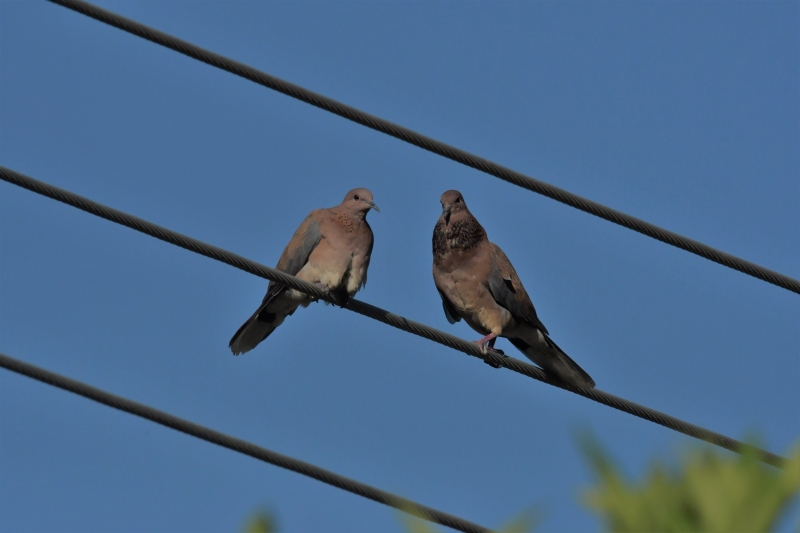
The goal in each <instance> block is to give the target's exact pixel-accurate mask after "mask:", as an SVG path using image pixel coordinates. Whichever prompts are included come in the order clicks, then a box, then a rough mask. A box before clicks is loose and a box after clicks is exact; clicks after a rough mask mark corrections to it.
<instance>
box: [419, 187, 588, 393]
mask: <svg viewBox="0 0 800 533" xmlns="http://www.w3.org/2000/svg"><path fill="white" fill-rule="evenodd" d="M441 202H442V215H441V216H440V217H439V221H438V222H437V223H436V227H435V228H434V230H433V281H434V282H435V283H436V288H437V289H438V290H439V294H440V295H441V297H442V306H443V307H444V314H445V316H446V317H447V320H448V321H449V322H450V323H451V324H455V323H456V322H458V321H459V320H461V319H462V318H463V319H464V320H465V321H466V322H467V324H469V326H470V327H471V328H472V329H474V330H475V331H477V332H478V333H480V334H481V335H485V337H483V338H482V339H481V340H479V341H475V342H476V343H477V344H478V345H479V346H480V347H481V349H482V350H483V352H484V353H486V348H487V345H488V347H489V348H493V347H494V343H495V340H496V339H497V337H505V338H507V339H508V340H509V341H511V344H513V345H514V346H515V347H516V348H517V349H518V350H519V351H521V352H522V353H523V354H525V356H526V357H527V358H528V359H530V360H531V361H533V362H534V363H536V364H537V365H539V366H540V367H542V368H543V369H544V370H545V371H546V372H548V373H549V374H551V375H553V376H555V377H556V378H558V379H559V380H561V381H562V382H564V383H565V384H567V385H572V386H573V387H579V388H586V389H588V388H592V387H594V385H595V383H594V380H592V378H591V377H589V374H587V373H586V372H584V370H583V369H582V368H581V367H579V366H578V365H577V364H576V363H575V361H573V360H572V359H570V357H569V356H568V355H567V354H565V353H564V351H563V350H562V349H561V348H559V347H558V346H557V345H556V343H554V342H553V341H552V339H550V337H549V336H548V332H547V328H545V327H544V324H542V322H541V320H539V317H538V316H536V309H534V307H533V303H532V302H531V299H530V297H529V296H528V293H527V292H525V287H523V286H522V282H521V281H520V280H519V276H517V272H516V271H515V270H514V267H513V266H512V265H511V262H510V261H509V260H508V257H506V254H504V253H503V250H501V249H500V247H499V246H497V245H496V244H494V243H492V242H489V239H488V238H487V236H486V230H484V229H483V226H481V225H480V223H479V222H478V221H477V220H476V219H475V217H474V216H472V213H470V211H469V209H468V208H467V204H466V203H464V197H463V196H462V195H461V193H460V192H458V191H447V192H445V193H444V194H443V195H442V198H441Z"/></svg>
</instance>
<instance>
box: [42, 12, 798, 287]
mask: <svg viewBox="0 0 800 533" xmlns="http://www.w3.org/2000/svg"><path fill="white" fill-rule="evenodd" d="M49 1H51V2H53V3H55V4H59V5H62V6H64V7H67V8H69V9H72V10H73V11H76V12H78V13H82V14H84V15H86V16H89V17H91V18H93V19H96V20H99V21H100V22H104V23H106V24H109V25H111V26H114V27H116V28H119V29H121V30H123V31H126V32H128V33H131V34H133V35H136V36H138V37H141V38H143V39H147V40H148V41H151V42H154V43H156V44H160V45H162V46H165V47H167V48H170V49H172V50H174V51H176V52H179V53H181V54H184V55H186V56H189V57H191V58H194V59H197V60H199V61H202V62H204V63H207V64H209V65H212V66H214V67H217V68H220V69H222V70H225V71H227V72H230V73H232V74H235V75H237V76H240V77H242V78H245V79H248V80H250V81H252V82H255V83H258V84H259V85H263V86H264V87H267V88H270V89H273V90H275V91H278V92H280V93H283V94H285V95H287V96H291V97H292V98H296V99H298V100H301V101H303V102H306V103H308V104H311V105H313V106H316V107H318V108H320V109H324V110H325V111H329V112H331V113H334V114H336V115H339V116H340V117H344V118H346V119H348V120H352V121H353V122H356V123H358V124H361V125H363V126H366V127H368V128H371V129H373V130H377V131H380V132H382V133H385V134H387V135H391V136H392V137H395V138H397V139H400V140H403V141H406V142H407V143H410V144H413V145H415V146H418V147H420V148H423V149H425V150H428V151H430V152H433V153H435V154H438V155H441V156H443V157H446V158H448V159H451V160H453V161H456V162H458V163H461V164H463V165H466V166H468V167H472V168H474V169H477V170H480V171H481V172H485V173H486V174H490V175H492V176H495V177H497V178H500V179H502V180H505V181H507V182H509V183H513V184H514V185H518V186H519V187H522V188H525V189H528V190H531V191H533V192H536V193H539V194H542V195H544V196H547V197H548V198H552V199H553V200H556V201H558V202H561V203H564V204H567V205H570V206H572V207H575V208H577V209H580V210H581V211H585V212H587V213H590V214H592V215H595V216H598V217H600V218H603V219H605V220H608V221H610V222H613V223H615V224H619V225H620V226H624V227H626V228H628V229H632V230H633V231H636V232H639V233H642V234H644V235H647V236H648V237H652V238H654V239H658V240H659V241H662V242H665V243H667V244H670V245H672V246H675V247H677V248H681V249H683V250H686V251H687V252H691V253H693V254H695V255H699V256H700V257H705V258H706V259H710V260H711V261H714V262H715V263H719V264H721V265H724V266H727V267H729V268H732V269H734V270H738V271H739V272H744V273H745V274H748V275H750V276H753V277H756V278H758V279H761V280H764V281H766V282H767V283H771V284H773V285H777V286H778V287H783V288H784V289H787V290H790V291H792V292H795V293H799V294H800V281H798V280H796V279H794V278H791V277H789V276H786V275H784V274H781V273H779V272H775V271H774V270H770V269H768V268H765V267H762V266H759V265H757V264H755V263H752V262H750V261H747V260H745V259H741V258H739V257H736V256H734V255H731V254H729V253H726V252H723V251H721V250H717V249H716V248H712V247H711V246H708V245H706V244H703V243H701V242H699V241H696V240H694V239H690V238H688V237H684V236H682V235H679V234H677V233H675V232H672V231H669V230H666V229H664V228H661V227H659V226H656V225H655V224H651V223H649V222H646V221H644V220H641V219H639V218H636V217H634V216H631V215H627V214H625V213H622V212H621V211H617V210H616V209H612V208H610V207H606V206H604V205H602V204H600V203H597V202H594V201H592V200H589V199H587V198H583V197H581V196H578V195H577V194H573V193H571V192H569V191H566V190H564V189H561V188H560V187H556V186H555V185H551V184H549V183H546V182H543V181H541V180H538V179H535V178H532V177H530V176H526V175H525V174H522V173H521V172H517V171H515V170H512V169H510V168H507V167H504V166H502V165H499V164H497V163H494V162H492V161H489V160H488V159H484V158H482V157H478V156H476V155H473V154H471V153H469V152H467V151H465V150H461V149H459V148H456V147H454V146H450V145H448V144H446V143H443V142H441V141H437V140H436V139H432V138H431V137H427V136H425V135H422V134H420V133H417V132H415V131H413V130H410V129H408V128H405V127H403V126H400V125H398V124H395V123H393V122H390V121H388V120H385V119H382V118H379V117H376V116H374V115H370V114H369V113H365V112H364V111H360V110H358V109H356V108H354V107H351V106H348V105H346V104H343V103H341V102H338V101H336V100H334V99H332V98H328V97H327V96H323V95H321V94H318V93H315V92H313V91H310V90H308V89H306V88H304V87H300V86H299V85H295V84H293V83H290V82H288V81H285V80H282V79H280V78H278V77H276V76H272V75H270V74H267V73H266V72H262V71H260V70H258V69H255V68H253V67H250V66H247V65H245V64H244V63H240V62H238V61H235V60H233V59H230V58H227V57H225V56H222V55H220V54H216V53H214V52H211V51H209V50H205V49H204V48H201V47H199V46H197V45H194V44H192V43H189V42H187V41H184V40H182V39H179V38H177V37H173V36H172V35H169V34H167V33H164V32H162V31H159V30H156V29H154V28H151V27H149V26H145V25H144V24H141V23H139V22H136V21H133V20H131V19H128V18H126V17H123V16H121V15H118V14H116V13H113V12H111V11H107V10H105V9H102V8H100V7H97V6H95V5H93V4H90V3H88V2H83V1H81V0H49Z"/></svg>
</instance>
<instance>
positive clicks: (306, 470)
mask: <svg viewBox="0 0 800 533" xmlns="http://www.w3.org/2000/svg"><path fill="white" fill-rule="evenodd" d="M0 367H2V368H6V369H8V370H11V371H12V372H16V373H18V374H22V375H23V376H28V377H29V378H33V379H36V380H39V381H41V382H43V383H47V384H48V385H53V386H54V387H58V388H60V389H64V390H66V391H69V392H73V393H75V394H79V395H80V396H83V397H84V398H89V399H90V400H94V401H96V402H99V403H102V404H104V405H107V406H109V407H113V408H114V409H119V410H120V411H125V412H126V413H130V414H132V415H135V416H138V417H141V418H146V419H147V420H150V421H152V422H155V423H156V424H161V425H162V426H166V427H168V428H172V429H174V430H177V431H180V432H181V433H186V434H187V435H191V436H193V437H197V438H198V439H202V440H204V441H207V442H210V443H212V444H216V445H218V446H222V447H223V448H228V449H229V450H233V451H235V452H239V453H243V454H245V455H249V456H250V457H253V458H255V459H258V460H259V461H264V462H265V463H270V464H273V465H275V466H279V467H281V468H285V469H287V470H291V471H293V472H297V473H298V474H302V475H304V476H308V477H310V478H313V479H316V480H317V481H322V482H323V483H327V484H328V485H332V486H334V487H337V488H340V489H343V490H346V491H348V492H352V493H353V494H357V495H359V496H363V497H364V498H369V499H370V500H373V501H376V502H378V503H382V504H385V505H388V506H389V507H394V508H395V509H399V510H401V511H403V512H406V513H409V514H412V515H414V516H418V517H420V518H423V519H425V520H428V521H430V522H435V523H437V524H441V525H443V526H447V527H450V528H453V529H455V530H458V531H464V532H467V533H487V532H490V531H491V530H490V529H487V528H485V527H483V526H479V525H478V524H474V523H472V522H470V521H468V520H464V519H463V518H459V517H457V516H453V515H451V514H448V513H444V512H442V511H437V510H436V509H433V508H431V507H428V506H427V505H422V504H419V503H417V502H414V501H411V500H408V499H406V498H402V497H400V496H397V495H394V494H392V493H390V492H386V491H384V490H381V489H378V488H375V487H372V486H370V485H367V484H366V483H361V482H360V481H356V480H354V479H350V478H347V477H345V476H342V475H339V474H336V473H335V472H331V471H330V470H325V469H324V468H321V467H319V466H315V465H312V464H310V463H306V462H305V461H301V460H299V459H295V458H293V457H289V456H288V455H283V454H282V453H278V452H274V451H272V450H268V449H266V448H262V447H261V446H257V445H255V444H253V443H251V442H247V441H245V440H242V439H237V438H236V437H231V436H230V435H226V434H224V433H220V432H219V431H215V430H213V429H210V428H207V427H205V426H201V425H200V424H195V423H194V422H190V421H188V420H184V419H183V418H178V417H177V416H174V415H171V414H169V413H165V412H164V411H159V410H158V409H154V408H152V407H148V406H147V405H144V404H141V403H138V402H134V401H133V400H128V399H126V398H123V397H121V396H117V395H115V394H111V393H110V392H106V391H104V390H101V389H98V388H95V387H92V386H91V385H87V384H86V383H82V382H80V381H76V380H74V379H71V378H68V377H65V376H62V375H60V374H56V373H55V372H50V371H49V370H45V369H43V368H39V367H38V366H34V365H31V364H29V363H25V362H23V361H20V360H18V359H14V358H12V357H9V356H7V355H5V354H2V353H0Z"/></svg>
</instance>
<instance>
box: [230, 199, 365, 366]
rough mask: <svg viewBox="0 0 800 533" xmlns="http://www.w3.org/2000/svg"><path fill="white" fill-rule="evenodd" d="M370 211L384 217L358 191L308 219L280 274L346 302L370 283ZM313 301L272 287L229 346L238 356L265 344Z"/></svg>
mask: <svg viewBox="0 0 800 533" xmlns="http://www.w3.org/2000/svg"><path fill="white" fill-rule="evenodd" d="M370 209H374V210H375V211H378V212H380V209H378V206H377V205H375V203H374V202H373V201H372V193H371V192H369V191H368V190H367V189H353V190H352V191H350V192H348V193H347V195H346V196H345V197H344V200H343V201H342V203H341V204H339V205H337V206H336V207H331V208H328V209H317V210H314V211H312V212H311V214H310V215H308V216H307V217H306V219H305V220H304V221H303V223H302V224H300V227H299V228H297V231H295V232H294V235H293V236H292V239H291V240H290V241H289V244H287V245H286V248H285V249H284V250H283V254H281V258H280V259H279V260H278V264H277V265H276V266H275V268H276V269H277V270H280V271H281V272H286V273H287V274H291V275H293V276H296V277H297V278H298V279H302V280H304V281H307V282H309V283H313V284H315V285H317V286H319V287H321V288H323V289H326V290H328V291H330V292H332V293H334V294H338V295H339V296H340V297H342V298H344V299H346V298H350V297H352V296H354V295H355V294H356V292H358V290H359V289H360V288H361V287H363V286H364V285H365V284H366V283H367V268H368V267H369V259H370V255H371V254H372V240H373V238H372V229H371V228H370V227H369V224H367V212H369V210H370ZM312 301H314V298H313V297H311V296H309V295H307V294H305V293H302V292H299V291H296V290H294V289H290V288H288V287H285V286H283V285H281V284H279V283H275V282H274V281H270V282H269V286H268V287H267V294H266V296H264V300H263V301H262V302H261V305H260V306H259V308H258V309H256V312H255V313H253V316H251V317H250V318H248V319H247V321H246V322H245V323H244V324H242V327H240V328H239V330H238V331H237V332H236V333H235V334H234V335H233V338H232V339H231V342H230V343H229V344H228V346H229V347H230V349H231V351H232V352H233V354H234V355H239V354H241V353H245V352H248V351H250V350H252V349H253V348H255V347H256V346H257V345H258V343H260V342H261V341H263V340H264V339H266V338H267V337H268V336H269V334H270V333H272V332H273V331H274V330H275V328H277V327H278V326H280V325H281V324H282V323H283V321H284V320H285V319H286V317H287V316H289V315H291V314H292V313H294V312H295V310H296V309H297V308H298V307H299V306H301V305H302V306H303V307H307V306H308V304H310V303H311V302H312Z"/></svg>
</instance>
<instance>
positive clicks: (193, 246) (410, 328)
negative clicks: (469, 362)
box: [0, 166, 784, 467]
mask: <svg viewBox="0 0 800 533" xmlns="http://www.w3.org/2000/svg"><path fill="white" fill-rule="evenodd" d="M0 179H2V180H4V181H7V182H9V183H13V184H14V185H18V186H19V187H22V188H24V189H28V190H29V191H33V192H35V193H38V194H41V195H43V196H47V197H48V198H52V199H53V200H57V201H59V202H62V203H65V204H67V205H71V206H73V207H77V208H78V209H81V210H82V211H86V212H87V213H91V214H93V215H96V216H98V217H101V218H104V219H106V220H110V221H111V222H116V223H117V224H121V225H123V226H126V227H129V228H131V229H134V230H136V231H139V232H142V233H145V234H147V235H150V236H152V237H155V238H157V239H160V240H162V241H165V242H168V243H170V244H174V245H176V246H180V247H181V248H184V249H186V250H189V251H192V252H195V253H197V254H200V255H203V256H205V257H210V258H211V259H216V260H217V261H221V262H223V263H226V264H228V265H231V266H233V267H236V268H238V269H240V270H244V271H245V272H249V273H250V274H254V275H256V276H259V277H262V278H265V279H268V280H272V281H276V282H278V283H281V284H283V285H286V286H287V287H291V288H293V289H297V290H298V291H300V292H304V293H306V294H309V295H311V296H313V297H315V298H317V299H320V300H324V301H327V302H329V303H332V304H335V305H338V306H340V307H343V308H344V309H348V310H350V311H353V312H355V313H358V314H361V315H364V316H366V317H369V318H372V319H374V320H377V321H379V322H383V323H384V324H387V325H389V326H392V327H395V328H398V329H401V330H403V331H406V332H408V333H412V334H414V335H417V336H419V337H423V338H426V339H428V340H432V341H434V342H437V343H439V344H442V345H444V346H447V347H449V348H453V349H454V350H458V351H460V352H463V353H465V354H467V355H471V356H473V357H477V358H479V359H482V360H483V361H485V362H486V363H488V364H490V365H492V366H496V367H504V368H508V369H509V370H513V371H514V372H517V373H518V374H522V375H524V376H528V377H530V378H533V379H536V380H539V381H542V382H544V383H547V384H548V385H552V386H554V387H559V388H561V389H564V390H567V391H569V392H572V393H574V394H579V395H581V396H583V397H585V398H588V399H590V400H593V401H595V402H598V403H601V404H603V405H607V406H609V407H612V408H614V409H617V410H619V411H623V412H625V413H629V414H632V415H634V416H637V417H639V418H642V419H644V420H649V421H650V422H654V423H656V424H658V425H660V426H664V427H666V428H669V429H672V430H674V431H678V432H680V433H683V434H684V435H689V436H690V437H695V438H697V439H700V440H704V441H706V442H710V443H712V444H715V445H717V446H720V447H722V448H726V449H728V450H731V451H734V452H738V453H741V452H742V450H743V448H744V446H745V445H744V444H743V443H742V442H740V441H737V440H735V439H732V438H730V437H726V436H725V435H722V434H720V433H716V432H714V431H711V430H708V429H705V428H702V427H700V426H696V425H694V424H690V423H688V422H684V421H683V420H680V419H678V418H675V417H673V416H670V415H667V414H664V413H661V412H659V411H656V410H655V409H650V408H649V407H645V406H643V405H639V404H637V403H634V402H631V401H629V400H626V399H624V398H620V397H618V396H614V395H613V394H609V393H607V392H604V391H601V390H599V389H579V388H575V387H571V386H569V385H565V384H563V383H561V382H559V381H557V380H555V379H553V378H551V377H550V376H549V375H547V374H546V373H545V372H544V371H543V370H541V369H539V368H538V367H536V366H534V365H532V364H529V363H525V362H523V361H520V360H519V359H515V358H513V357H507V356H504V355H500V354H498V353H497V352H495V351H491V350H490V351H488V353H486V354H484V353H482V352H481V350H480V348H478V346H476V345H475V344H474V343H471V342H468V341H465V340H464V339H461V338H459V337H456V336H455V335H450V334H449V333H445V332H443V331H440V330H438V329H435V328H432V327H430V326H426V325H425V324H421V323H419V322H415V321H413V320H409V319H407V318H405V317H402V316H399V315H395V314H394V313H390V312H389V311H386V310H384V309H381V308H379V307H375V306H374V305H370V304H368V303H366V302H362V301H359V300H356V299H355V298H351V299H349V300H347V301H340V300H339V299H338V298H337V297H335V296H334V295H332V294H330V293H328V292H327V291H325V290H323V289H321V288H320V287H317V286H316V285H313V284H311V283H308V282H305V281H302V280H299V279H297V278H295V277H294V276H290V275H289V274H286V273H284V272H280V271H278V270H275V269H273V268H269V267H267V266H264V265H262V264H260V263H256V262H255V261H251V260H249V259H247V258H245V257H242V256H240V255H237V254H235V253H232V252H229V251H227V250H223V249H222V248H218V247H216V246H213V245H210V244H206V243H204V242H202V241H199V240H197V239H193V238H191V237H187V236H186V235H182V234H180V233H177V232H175V231H172V230H169V229H167V228H164V227H161V226H158V225H156V224H153V223H152V222H148V221H146V220H143V219H141V218H138V217H135V216H133V215H129V214H127V213H124V212H122V211H119V210H117V209H113V208H111V207H107V206H105V205H103V204H100V203H97V202H94V201H92V200H89V199H88V198H84V197H82V196H79V195H77V194H75V193H72V192H69V191H66V190H64V189H61V188H59V187H55V186H53V185H50V184H47V183H44V182H42V181H39V180H36V179H33V178H31V177H29V176H26V175H24V174H20V173H19V172H15V171H13V170H11V169H8V168H6V167H3V166H0ZM758 453H759V455H760V458H761V460H762V461H764V462H765V463H768V464H771V465H773V466H778V467H781V466H782V464H783V462H784V459H783V458H782V457H780V456H778V455H776V454H774V453H771V452H768V451H765V450H758Z"/></svg>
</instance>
